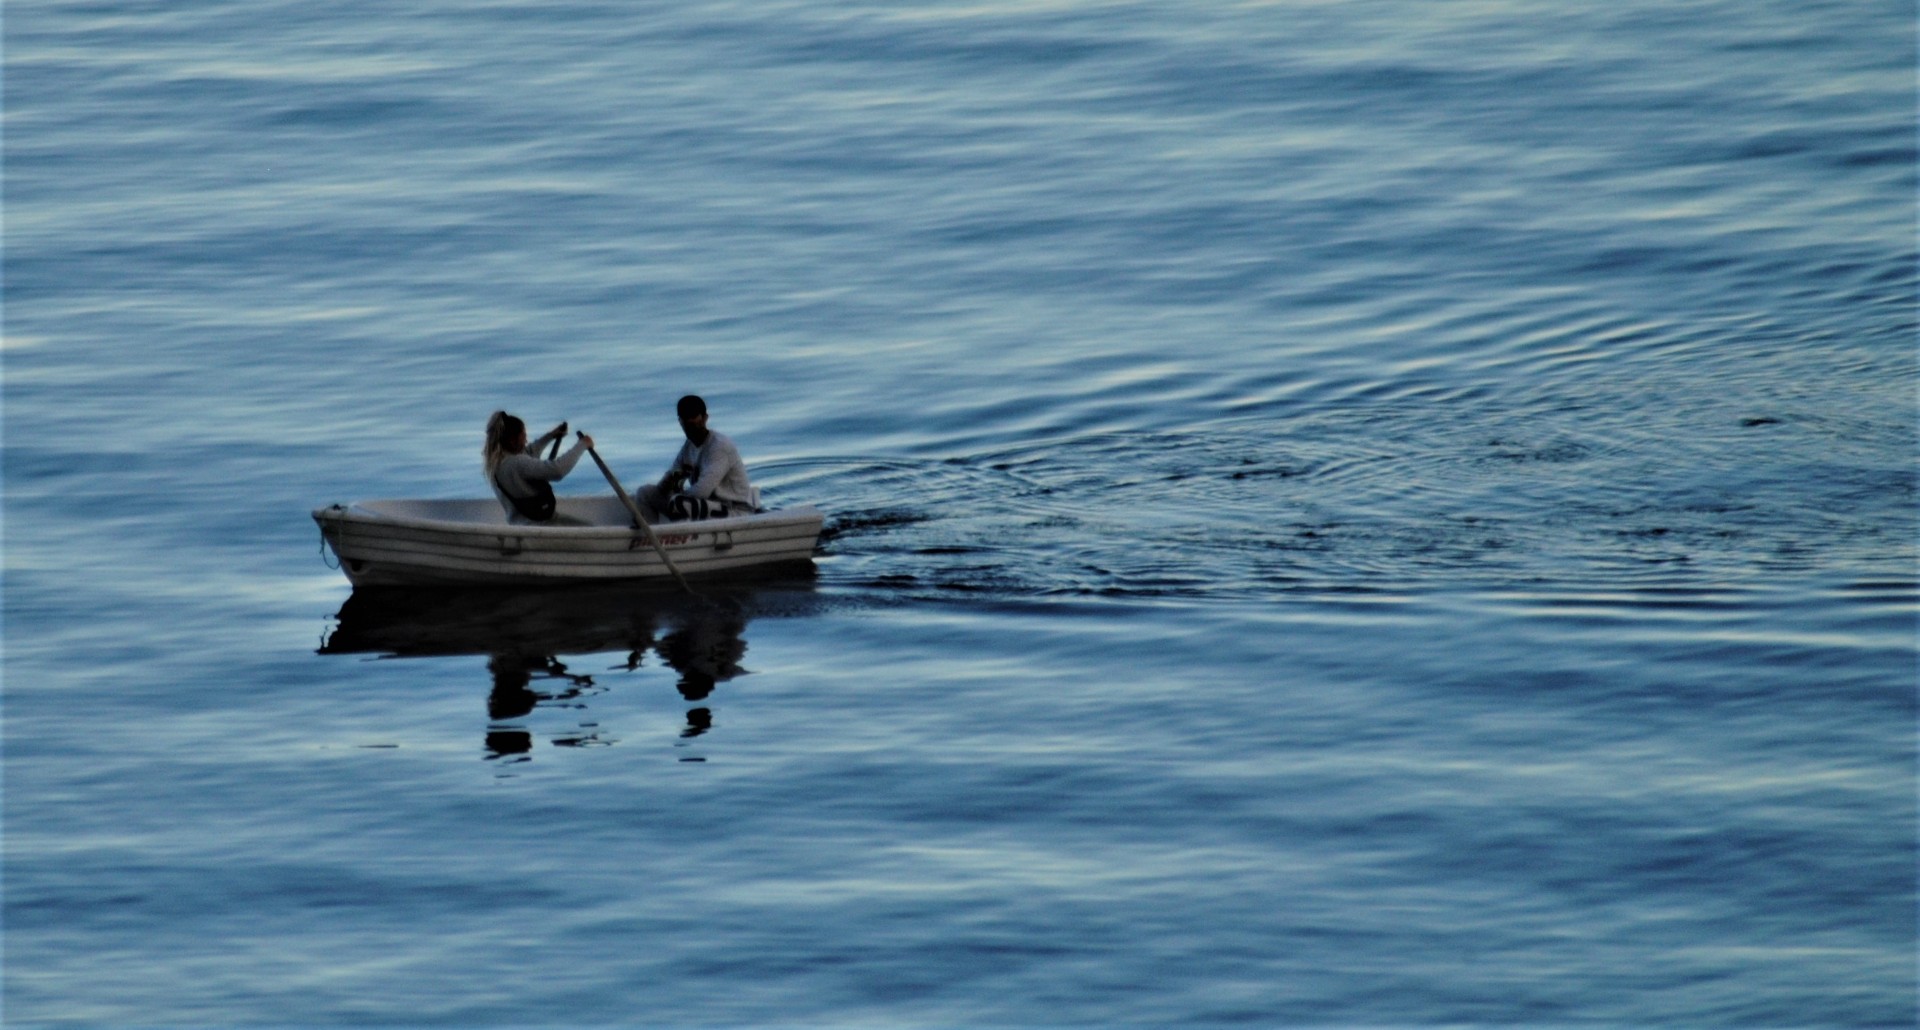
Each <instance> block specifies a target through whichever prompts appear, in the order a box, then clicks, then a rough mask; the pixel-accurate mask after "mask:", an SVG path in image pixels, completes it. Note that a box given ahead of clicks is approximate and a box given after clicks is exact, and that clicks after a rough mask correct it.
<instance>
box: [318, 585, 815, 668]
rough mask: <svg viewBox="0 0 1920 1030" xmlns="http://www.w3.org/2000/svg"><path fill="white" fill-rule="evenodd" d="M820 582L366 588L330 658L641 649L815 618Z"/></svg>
mask: <svg viewBox="0 0 1920 1030" xmlns="http://www.w3.org/2000/svg"><path fill="white" fill-rule="evenodd" d="M813 585H814V577H813V575H812V573H811V569H810V568H809V569H808V570H807V571H806V574H804V575H801V574H796V573H794V572H793V571H788V572H786V573H785V574H783V575H781V576H778V577H765V576H762V577H753V578H739V579H734V580H724V581H715V580H707V581H703V582H702V583H701V584H700V593H699V594H697V595H689V594H687V593H684V592H681V591H679V590H677V589H675V588H667V587H661V586H651V585H635V584H606V585H586V586H570V587H552V588H541V589H529V588H524V587H522V588H508V587H372V588H369V587H362V588H359V589H356V590H355V591H354V592H353V594H352V595H351V596H349V597H348V598H347V600H346V603H345V604H343V605H341V607H340V611H339V613H338V615H336V616H335V620H336V625H335V626H334V627H333V629H332V631H331V632H329V633H328V634H327V636H326V638H325V640H324V641H323V642H322V644H321V646H320V648H319V653H321V654H377V655H382V656H386V657H393V658H425V657H434V656H448V655H463V654H484V655H499V654H520V655H528V656H535V655H561V654H592V653H596V652H603V651H640V650H645V649H646V648H647V647H649V646H651V645H652V643H653V641H654V639H655V636H656V634H657V633H658V632H659V628H660V627H661V626H689V625H700V624H706V623H714V622H720V623H730V624H731V623H737V624H738V625H740V626H741V627H743V628H744V626H745V625H746V623H747V622H748V621H750V620H751V619H754V618H758V617H761V616H764V615H794V614H806V613H808V612H810V611H813V610H815V609H816V608H817V606H818V603H819V601H818V597H817V595H816V594H815V593H814V591H813Z"/></svg>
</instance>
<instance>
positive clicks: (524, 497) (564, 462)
mask: <svg viewBox="0 0 1920 1030" xmlns="http://www.w3.org/2000/svg"><path fill="white" fill-rule="evenodd" d="M566 435H567V424H566V423H565V422H562V423H560V424H559V425H557V426H554V427H553V428H552V429H550V430H548V431H547V432H546V433H544V434H542V435H541V437H540V438H539V439H538V440H535V441H533V442H532V444H531V446H529V444H528V441H527V424H526V423H525V422H522V421H521V420H520V419H518V418H516V417H514V416H512V415H509V414H507V413H506V412H504V411H496V412H494V413H493V416H492V417H491V418H489V419H487V442H486V446H484V447H482V448H481V449H480V456H481V458H482V459H484V461H485V465H486V472H487V483H488V484H489V485H491V486H492V487H493V495H494V496H495V497H497V498H499V499H500V506H501V507H503V508H505V509H506V510H507V521H508V522H512V523H519V524H526V523H556V522H558V523H566V524H572V525H582V524H583V523H581V522H580V521H579V520H578V519H574V518H570V517H568V516H565V515H556V514H554V504H555V501H554V496H553V483H554V481H556V480H560V479H565V478H566V477H567V473H569V472H572V471H573V466H574V464H575V463H576V462H578V461H579V460H580V455H582V454H584V453H586V450H587V448H589V447H592V446H593V437H591V436H588V435H587V434H586V433H584V432H583V433H581V434H580V439H578V440H577V441H575V442H574V445H573V448H572V449H571V450H569V451H567V452H566V453H565V454H562V455H560V456H559V457H558V458H555V459H554V460H552V461H546V460H544V459H542V458H541V457H540V455H539V452H540V448H542V447H544V446H546V444H547V443H548V442H549V441H555V440H559V439H561V438H563V437H565V436H566Z"/></svg>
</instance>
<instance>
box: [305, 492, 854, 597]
mask: <svg viewBox="0 0 1920 1030" xmlns="http://www.w3.org/2000/svg"><path fill="white" fill-rule="evenodd" d="M559 502H560V504H559V512H560V514H561V515H563V516H571V517H573V518H575V519H579V520H582V521H584V522H585V523H587V524H586V525H565V526H562V525H515V524H512V523H509V522H508V521H507V518H506V516H505V514H504V513H503V512H502V510H501V508H500V503H499V502H498V501H495V500H493V499H492V498H485V499H478V500H446V501H416V500H383V501H360V502H357V503H354V504H351V505H340V504H336V505H333V506H331V507H327V508H318V509H315V510H314V512H313V520H314V521H315V522H317V523H319V525H320V534H321V536H322V537H323V538H324V539H325V541H326V545H327V546H328V547H329V548H331V549H332V551H333V553H334V555H335V556H337V557H338V558H339V561H340V570H341V571H342V572H344V573H346V576H347V579H348V580H350V581H351V582H352V583H353V585H354V586H356V587H360V586H427V585H460V584H481V583H491V584H502V585H557V584H562V583H591V582H612V581H618V580H634V579H656V578H661V577H667V576H671V575H672V572H671V571H669V570H668V568H667V566H666V564H665V563H664V562H662V561H661V560H660V554H659V552H658V551H656V550H655V549H654V548H653V546H652V545H651V544H650V543H648V541H647V537H646V535H645V534H644V533H642V532H641V531H640V530H638V529H635V528H633V523H632V517H631V516H630V515H629V514H628V513H627V509H626V507H625V506H624V505H622V504H621V503H620V501H619V499H618V498H615V497H610V496H608V497H562V498H560V499H559ZM821 523H822V517H821V515H820V512H819V510H818V509H815V508H812V507H800V508H786V509H779V510H775V511H766V512H761V513H759V514H756V515H745V516H737V517H733V518H725V519H708V520H705V521H700V522H663V523H660V524H658V525H655V526H654V527H653V531H654V533H655V534H657V535H658V536H659V538H660V542H661V544H662V545H664V546H665V548H666V551H667V554H668V556H669V557H671V558H672V559H673V564H674V567H675V568H677V569H679V571H680V573H681V574H682V575H685V576H696V575H703V574H708V573H715V572H728V571H735V570H741V569H749V568H757V567H760V566H770V565H782V564H788V563H805V562H810V561H811V560H812V558H813V549H814V546H815V544H816V543H818V541H819V539H820V527H821Z"/></svg>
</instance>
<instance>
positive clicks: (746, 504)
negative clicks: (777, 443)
mask: <svg viewBox="0 0 1920 1030" xmlns="http://www.w3.org/2000/svg"><path fill="white" fill-rule="evenodd" d="M675 411H676V413H677V414H678V415H679V416H680V431H681V432H683V433H685V434H686V435H687V442H686V443H685V444H683V445H681V447H680V453H679V454H678V455H675V456H674V459H673V464H672V465H671V466H670V467H668V469H667V473H666V475H664V476H661V477H660V481H659V482H658V483H654V484H651V485H648V486H643V487H641V488H640V489H638V490H636V491H634V495H633V496H634V500H635V501H637V502H638V503H639V507H640V510H641V511H642V512H645V513H646V516H647V521H648V522H659V521H662V520H667V521H673V522H680V521H685V520H687V519H723V518H726V517H727V516H729V515H751V514H753V513H754V512H755V511H758V510H759V509H760V505H759V500H760V491H758V490H755V489H754V488H753V484H751V483H749V482H748V481H747V463H746V462H744V461H741V460H740V449H739V448H738V447H735V446H734V445H733V440H732V439H731V438H729V437H728V436H727V435H726V434H725V433H721V432H718V431H716V430H712V429H708V428H707V402H706V401H704V400H701V399H700V398H699V397H695V396H692V395H691V394H689V395H688V396H685V397H682V398H680V403H679V404H678V405H677V406H676V408H675Z"/></svg>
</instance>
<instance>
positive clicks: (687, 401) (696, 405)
mask: <svg viewBox="0 0 1920 1030" xmlns="http://www.w3.org/2000/svg"><path fill="white" fill-rule="evenodd" d="M674 410H675V411H678V412H679V413H680V417H681V418H683V419H685V418H699V417H700V416H702V415H704V414H706V413H707V402H706V401H703V400H701V399H700V398H698V397H696V396H694V395H693V394H687V395H686V396H685V397H682V398H680V403H679V404H678V405H676V406H675V408H674Z"/></svg>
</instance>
